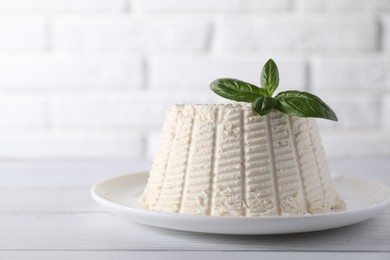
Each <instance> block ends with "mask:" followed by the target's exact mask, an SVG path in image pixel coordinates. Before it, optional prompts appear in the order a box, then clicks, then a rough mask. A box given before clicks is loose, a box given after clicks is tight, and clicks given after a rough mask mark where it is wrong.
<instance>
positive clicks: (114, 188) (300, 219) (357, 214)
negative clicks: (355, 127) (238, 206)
mask: <svg viewBox="0 0 390 260" xmlns="http://www.w3.org/2000/svg"><path fill="white" fill-rule="evenodd" d="M147 178H148V173H146V172H143V173H135V174H129V175H124V176H119V177H115V178H112V179H108V180H105V181H102V182H100V183H97V184H96V185H94V186H93V187H92V189H91V193H92V197H93V198H94V200H95V201H96V202H98V203H99V204H101V205H102V206H104V207H106V208H107V209H109V210H110V211H111V212H113V213H115V214H118V215H120V216H122V217H125V218H127V219H129V220H132V221H135V222H138V223H142V224H146V225H150V226H156V227H162V228H169V229H176V230H184V231H193V232H203V233H217V234H237V235H239V234H262V235H265V234H284V233H298V232H308V231H316V230H324V229H330V228H337V227H342V226H346V225H351V224H355V223H358V222H361V221H364V220H367V219H369V218H371V217H373V216H375V215H377V214H378V213H379V212H380V211H382V210H383V209H385V208H386V207H388V206H389V205H390V188H389V187H388V186H386V185H383V184H381V183H377V182H372V181H368V180H365V179H361V178H357V177H351V176H337V177H335V178H334V179H333V181H334V185H335V186H336V188H337V190H338V191H339V193H340V195H341V197H342V198H343V200H344V201H345V202H346V204H347V208H346V210H344V211H338V212H331V213H326V214H316V215H305V216H289V217H215V216H198V215H187V214H176V213H162V212H155V211H149V210H144V209H142V208H140V207H139V206H138V203H137V199H138V197H139V196H140V195H141V192H142V191H143V189H144V187H145V185H146V181H147Z"/></svg>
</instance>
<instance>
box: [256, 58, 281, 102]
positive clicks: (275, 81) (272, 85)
mask: <svg viewBox="0 0 390 260" xmlns="http://www.w3.org/2000/svg"><path fill="white" fill-rule="evenodd" d="M260 83H261V86H262V87H263V88H265V89H266V90H267V91H268V93H269V95H270V96H272V94H273V93H274V92H275V90H276V89H277V88H278V86H279V71H278V67H277V66H276V64H275V62H274V61H273V60H272V59H269V60H268V61H267V62H266V63H265V64H264V66H263V69H262V71H261V75H260Z"/></svg>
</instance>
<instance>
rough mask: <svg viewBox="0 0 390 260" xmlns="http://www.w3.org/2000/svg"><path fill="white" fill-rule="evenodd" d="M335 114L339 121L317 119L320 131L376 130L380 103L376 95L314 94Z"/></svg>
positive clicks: (339, 92) (340, 92)
mask: <svg viewBox="0 0 390 260" xmlns="http://www.w3.org/2000/svg"><path fill="white" fill-rule="evenodd" d="M314 94H316V95H318V96H319V97H320V98H321V99H322V100H323V101H324V102H325V103H326V104H328V105H329V106H330V107H331V108H332V109H333V110H334V111H335V113H336V115H337V117H338V119H339V121H338V122H333V121H330V120H323V119H318V120H317V122H318V124H319V126H320V127H321V129H338V130H351V131H354V130H362V129H378V128H379V120H380V118H379V115H380V103H379V100H378V98H377V97H376V95H370V94H367V93H366V94H354V93H344V92H342V91H338V92H335V93H324V92H315V93H314Z"/></svg>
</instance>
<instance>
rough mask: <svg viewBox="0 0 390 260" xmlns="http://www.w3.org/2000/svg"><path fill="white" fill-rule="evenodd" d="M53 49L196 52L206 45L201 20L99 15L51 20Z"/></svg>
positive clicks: (205, 29)
mask: <svg viewBox="0 0 390 260" xmlns="http://www.w3.org/2000/svg"><path fill="white" fill-rule="evenodd" d="M52 29H53V48H54V49H55V50H66V51H137V52H138V51H175V52H177V51H188V50H192V51H197V50H203V49H205V48H206V47H207V44H208V35H209V30H210V26H209V23H208V22H207V21H204V20H201V19H196V20H195V19H186V18H184V19H183V18H181V19H176V18H153V17H148V18H147V19H145V18H144V19H137V18H129V17H126V16H104V17H103V16H98V17H88V18H86V17H84V16H83V17H79V18H78V19H77V18H75V17H71V18H58V19H56V20H55V21H53V25H52Z"/></svg>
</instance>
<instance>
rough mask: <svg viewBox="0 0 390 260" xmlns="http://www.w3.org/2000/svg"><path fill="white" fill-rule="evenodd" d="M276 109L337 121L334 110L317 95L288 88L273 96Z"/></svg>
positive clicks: (302, 115)
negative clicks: (275, 100)
mask: <svg viewBox="0 0 390 260" xmlns="http://www.w3.org/2000/svg"><path fill="white" fill-rule="evenodd" d="M275 98H276V99H277V100H278V102H277V104H276V106H275V108H276V109H277V110H279V111H280V112H283V113H285V114H288V115H293V116H300V117H319V118H325V119H330V120H333V121H337V120H338V119H337V116H336V114H335V112H334V111H333V110H332V109H331V108H330V107H329V106H328V105H327V104H325V102H324V101H322V100H321V99H320V98H319V97H317V96H315V95H313V94H310V93H308V92H300V91H296V90H289V91H284V92H280V93H279V94H278V95H276V97H275Z"/></svg>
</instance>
